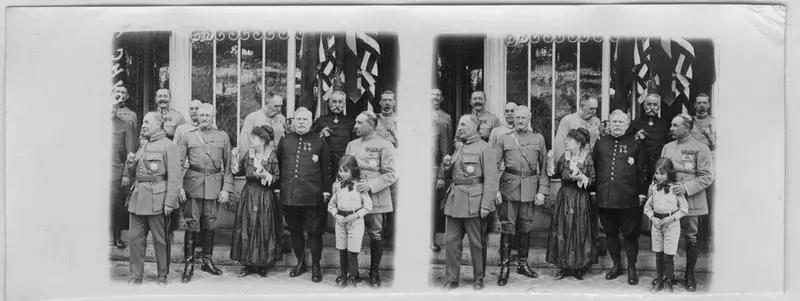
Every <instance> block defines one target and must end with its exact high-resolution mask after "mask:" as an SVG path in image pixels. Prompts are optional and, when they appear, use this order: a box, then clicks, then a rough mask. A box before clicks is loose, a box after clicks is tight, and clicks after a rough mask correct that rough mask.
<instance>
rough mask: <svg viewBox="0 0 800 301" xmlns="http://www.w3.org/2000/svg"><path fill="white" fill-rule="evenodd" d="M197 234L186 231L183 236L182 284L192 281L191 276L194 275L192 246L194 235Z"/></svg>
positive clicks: (193, 244)
mask: <svg viewBox="0 0 800 301" xmlns="http://www.w3.org/2000/svg"><path fill="white" fill-rule="evenodd" d="M196 233H197V232H192V231H188V230H187V231H186V232H184V234H183V258H184V266H183V277H182V278H181V281H182V282H183V283H187V282H189V281H192V275H193V274H194V246H195V236H196V235H195V234H196Z"/></svg>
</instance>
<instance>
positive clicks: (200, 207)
mask: <svg viewBox="0 0 800 301" xmlns="http://www.w3.org/2000/svg"><path fill="white" fill-rule="evenodd" d="M218 211H219V204H218V203H217V200H206V199H191V198H187V199H186V203H184V204H183V218H184V220H185V221H186V230H187V231H192V232H199V231H200V230H201V229H202V230H214V224H215V223H216V221H217V212H218Z"/></svg>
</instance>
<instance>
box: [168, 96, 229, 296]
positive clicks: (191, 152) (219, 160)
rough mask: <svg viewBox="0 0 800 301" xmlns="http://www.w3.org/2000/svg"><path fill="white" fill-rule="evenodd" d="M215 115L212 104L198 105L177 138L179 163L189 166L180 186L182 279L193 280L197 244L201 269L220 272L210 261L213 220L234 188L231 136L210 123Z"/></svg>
mask: <svg viewBox="0 0 800 301" xmlns="http://www.w3.org/2000/svg"><path fill="white" fill-rule="evenodd" d="M214 115H215V114H214V107H213V106H212V105H211V104H207V103H206V104H202V105H200V107H199V108H198V111H197V116H198V126H197V127H196V128H194V129H191V130H189V131H188V132H187V133H186V135H185V136H184V137H183V138H182V139H181V140H180V141H179V142H178V156H179V158H180V160H181V166H184V161H188V164H187V165H188V166H189V168H188V169H187V170H186V171H185V175H184V177H183V188H182V189H181V190H180V200H181V202H184V203H183V218H184V220H185V221H186V232H185V234H184V235H185V236H184V245H183V252H184V259H185V266H184V270H183V278H182V281H183V282H189V281H191V280H192V274H193V273H194V249H195V246H196V245H197V244H202V247H203V259H202V265H201V266H200V270H202V271H205V272H208V273H211V274H213V275H221V274H222V270H220V269H219V268H217V267H216V266H214V262H213V261H211V255H212V253H213V250H214V224H215V222H216V220H217V211H218V210H219V203H226V202H228V198H229V193H230V192H232V191H233V175H232V174H231V168H230V166H231V164H232V162H231V144H230V140H229V139H228V134H226V133H225V132H224V131H221V130H218V129H215V128H213V127H212V123H213V120H214Z"/></svg>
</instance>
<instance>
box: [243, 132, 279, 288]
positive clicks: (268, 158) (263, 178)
mask: <svg viewBox="0 0 800 301" xmlns="http://www.w3.org/2000/svg"><path fill="white" fill-rule="evenodd" d="M272 137H273V132H272V128H270V127H269V126H266V125H265V126H260V127H255V128H253V131H252V133H251V135H250V149H249V150H248V152H247V154H246V155H245V156H244V158H241V159H240V158H238V157H239V156H238V150H237V149H234V150H233V151H232V153H233V158H234V159H235V160H234V162H238V164H233V165H232V166H231V169H232V171H233V173H234V174H236V175H244V176H245V178H246V179H247V182H246V184H245V185H244V188H242V193H241V198H240V202H239V206H238V209H237V212H236V219H235V221H234V224H233V227H234V228H233V242H232V243H231V259H233V260H237V261H239V262H240V263H241V264H242V265H244V268H243V269H242V270H241V272H239V275H238V276H239V277H245V276H247V275H250V274H253V273H258V274H259V275H261V277H266V276H267V271H268V269H269V267H270V266H272V264H273V263H274V262H275V261H278V260H280V259H281V250H280V240H279V238H280V212H279V210H278V208H277V206H278V203H277V201H276V200H275V199H274V197H273V194H272V191H273V189H272V185H273V184H275V183H277V182H278V177H279V176H280V173H279V167H278V160H277V158H276V157H275V154H274V152H273V151H272V149H271V148H269V147H268V145H269V143H270V141H272Z"/></svg>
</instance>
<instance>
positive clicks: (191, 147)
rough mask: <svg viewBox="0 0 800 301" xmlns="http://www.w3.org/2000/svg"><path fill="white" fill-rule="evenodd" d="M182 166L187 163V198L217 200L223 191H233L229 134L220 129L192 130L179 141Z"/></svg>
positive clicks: (184, 181)
mask: <svg viewBox="0 0 800 301" xmlns="http://www.w3.org/2000/svg"><path fill="white" fill-rule="evenodd" d="M178 155H179V156H180V158H181V166H184V163H183V162H184V160H188V166H189V169H188V170H186V175H185V176H184V178H183V189H184V190H185V191H186V197H187V198H191V199H204V200H216V199H218V198H219V193H220V191H222V190H225V191H228V192H232V191H233V174H232V173H231V168H230V165H231V144H230V139H228V134H226V133H225V132H224V131H221V130H218V129H214V128H211V129H208V130H203V129H201V128H200V127H195V128H193V129H190V130H189V131H188V132H186V133H185V134H183V136H182V138H181V140H180V141H178Z"/></svg>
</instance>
